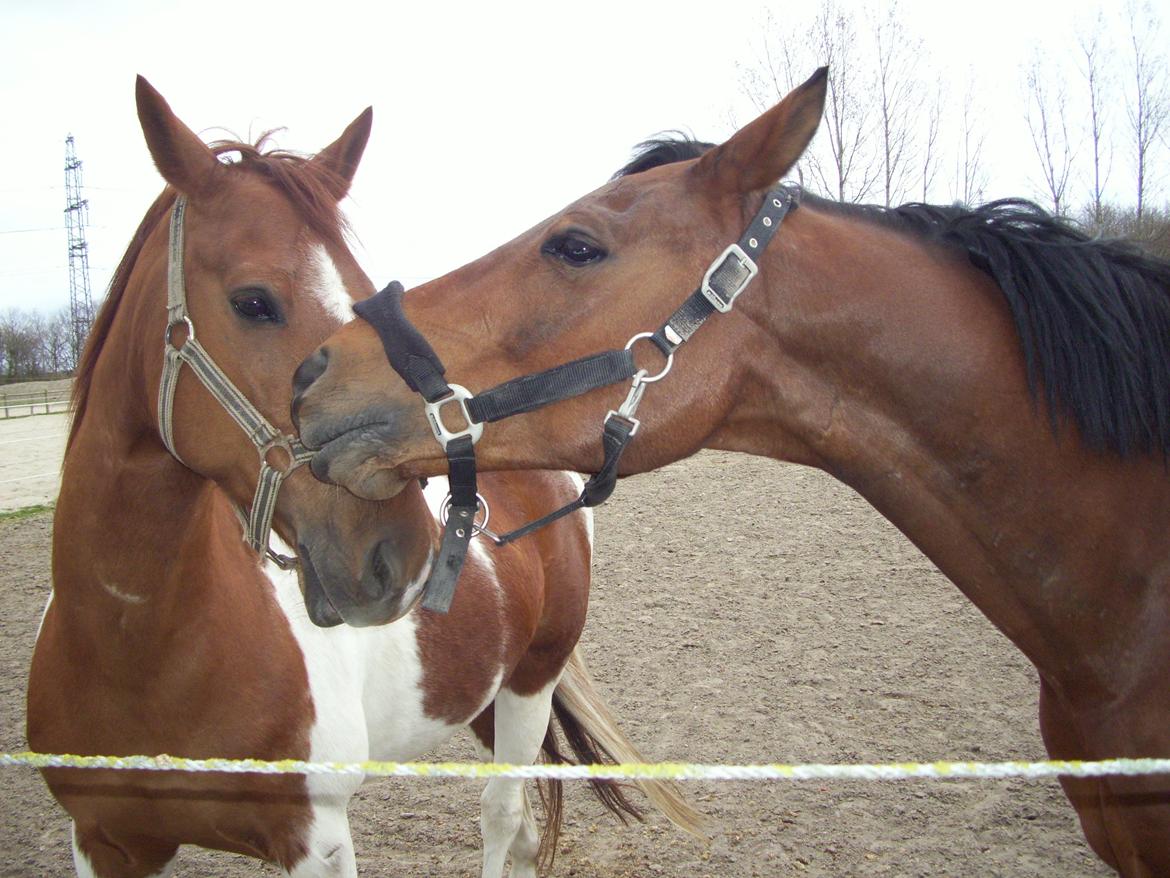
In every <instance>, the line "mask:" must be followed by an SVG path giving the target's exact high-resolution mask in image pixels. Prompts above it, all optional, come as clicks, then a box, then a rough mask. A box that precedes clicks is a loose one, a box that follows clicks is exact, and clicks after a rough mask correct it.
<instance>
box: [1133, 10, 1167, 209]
mask: <svg viewBox="0 0 1170 878" xmlns="http://www.w3.org/2000/svg"><path fill="white" fill-rule="evenodd" d="M1127 13H1128V17H1129V36H1130V45H1131V46H1132V48H1133V56H1132V58H1131V61H1132V63H1133V67H1132V70H1131V73H1132V76H1133V79H1132V80H1131V85H1132V87H1133V93H1132V95H1131V96H1130V99H1129V100H1127V101H1126V115H1127V116H1128V119H1129V127H1130V132H1131V134H1132V137H1133V148H1134V161H1135V168H1134V169H1135V173H1136V181H1135V182H1136V184H1137V193H1136V194H1137V218H1138V222H1141V219H1142V216H1143V215H1144V212H1145V205H1146V200H1147V197H1148V195H1149V193H1150V190H1151V189H1152V184H1153V180H1152V179H1151V170H1150V169H1151V158H1152V151H1153V147H1154V145H1155V144H1157V143H1158V142H1159V141H1161V140H1162V138H1163V137H1164V133H1163V129H1164V128H1165V125H1166V120H1167V114H1168V113H1170V90H1168V86H1167V81H1166V56H1165V55H1164V54H1163V53H1161V52H1160V51H1158V48H1157V46H1158V36H1159V35H1158V31H1159V22H1158V19H1157V18H1156V17H1155V15H1154V13H1153V10H1152V9H1151V8H1150V4H1149V3H1148V2H1146V3H1143V4H1142V5H1141V6H1140V8H1139V6H1138V4H1137V3H1134V2H1131V3H1129V4H1128V6H1127Z"/></svg>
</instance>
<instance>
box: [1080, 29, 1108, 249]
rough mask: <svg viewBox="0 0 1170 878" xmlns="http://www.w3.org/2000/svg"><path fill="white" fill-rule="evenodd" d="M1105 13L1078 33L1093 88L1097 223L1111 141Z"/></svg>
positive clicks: (1083, 69)
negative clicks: (1107, 127) (1103, 58)
mask: <svg viewBox="0 0 1170 878" xmlns="http://www.w3.org/2000/svg"><path fill="white" fill-rule="evenodd" d="M1104 33H1105V17H1104V16H1103V15H1102V14H1101V13H1099V12H1098V13H1097V20H1096V22H1095V23H1094V24H1093V26H1092V27H1091V28H1090V29H1089V31H1088V33H1085V32H1082V33H1081V34H1080V35H1079V37H1078V42H1079V44H1080V50H1081V56H1080V68H1081V75H1082V76H1083V77H1084V79H1085V85H1086V87H1087V88H1088V92H1089V122H1088V124H1089V130H1088V134H1089V146H1090V148H1091V151H1092V162H1093V181H1092V189H1091V192H1090V199H1091V210H1092V219H1093V225H1094V226H1099V225H1100V224H1101V220H1102V216H1103V211H1104V204H1105V200H1104V199H1105V184H1106V183H1108V182H1109V171H1110V169H1111V168H1110V164H1111V163H1110V157H1109V154H1108V151H1109V143H1108V140H1107V138H1106V135H1105V130H1106V125H1107V124H1108V115H1107V114H1108V110H1107V108H1108V93H1109V90H1110V86H1111V83H1110V80H1109V75H1108V73H1107V72H1106V68H1105V66H1104V62H1103V60H1102V55H1104V54H1107V51H1106V46H1105V45H1104V42H1103V41H1104V37H1103V34H1104Z"/></svg>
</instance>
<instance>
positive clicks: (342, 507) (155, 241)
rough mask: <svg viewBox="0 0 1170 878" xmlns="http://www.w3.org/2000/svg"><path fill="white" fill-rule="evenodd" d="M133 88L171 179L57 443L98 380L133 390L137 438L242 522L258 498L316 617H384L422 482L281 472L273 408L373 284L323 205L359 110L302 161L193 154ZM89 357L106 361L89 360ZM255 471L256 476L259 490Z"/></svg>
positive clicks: (82, 412)
mask: <svg viewBox="0 0 1170 878" xmlns="http://www.w3.org/2000/svg"><path fill="white" fill-rule="evenodd" d="M137 99H138V115H139V119H140V121H141V124H142V130H143V133H144V135H145V137H146V143H147V146H148V148H149V150H150V154H151V156H152V158H153V159H154V162H155V165H156V166H157V167H158V170H159V171H160V173H161V174H162V176H163V177H164V179H165V180H166V182H167V183H168V184H169V187H168V189H167V190H166V191H165V192H164V193H163V195H162V196H160V198H159V200H158V201H157V202H156V203H155V206H154V207H153V208H152V209H151V211H150V213H149V214H148V215H147V218H146V219H145V220H144V221H143V226H142V228H141V229H140V230H139V236H138V238H139V239H140V240H138V241H137V244H138V246H132V247H131V249H130V251H129V252H128V254H127V257H126V259H125V260H124V262H123V265H122V266H121V267H120V268H119V271H118V276H116V277H115V281H114V284H113V285H112V292H111V299H114V301H111V302H109V303H107V306H106V308H104V309H103V314H102V315H101V316H100V317H99V319H98V322H97V324H96V325H95V328H94V331H93V333H92V340H91V343H90V345H89V349H88V350H87V352H86V356H85V358H84V361H83V363H82V365H81V367H80V368H79V382H78V385H79V386H78V391H77V403H78V404H77V412H78V413H77V418H76V423H75V427H74V435H73V436H72V437H71V440H70V444H71V445H72V444H73V441H74V439H75V438H76V435H77V424H80V423H81V422H82V421H83V419H84V418H85V417H86V415H87V411H86V409H87V405H86V403H87V401H88V400H89V395H90V391H91V390H93V389H94V387H95V386H96V385H97V384H98V382H100V381H105V382H111V381H112V382H120V383H121V384H122V386H123V388H125V390H128V391H129V393H130V394H132V395H133V396H135V397H136V398H137V399H138V401H139V405H138V406H137V408H136V411H137V412H139V413H140V414H141V420H142V424H141V425H139V431H140V433H141V435H139V436H138V437H137V441H138V442H139V443H145V445H146V446H149V447H152V448H153V447H156V446H157V445H160V444H165V445H166V446H167V447H168V449H169V450H170V453H171V455H172V456H173V457H174V458H177V460H178V461H180V462H181V463H182V464H183V465H184V466H185V467H186V469H187V470H189V471H190V472H191V473H194V474H196V475H198V476H200V477H202V478H203V479H207V480H211V481H212V482H214V483H215V484H216V485H218V486H219V487H220V488H221V489H222V490H223V491H224V492H226V494H227V495H228V496H229V497H230V498H231V500H232V502H233V503H234V504H235V506H236V507H237V509H239V510H240V511H241V516H242V518H245V517H248V516H250V517H251V518H252V519H256V518H260V519H264V515H263V513H262V510H260V509H259V506H261V505H270V506H273V507H274V508H273V511H272V518H271V520H272V527H273V529H274V530H275V531H276V533H277V534H278V535H279V536H280V538H282V539H283V541H284V542H285V543H287V544H288V545H289V546H291V547H294V549H295V551H296V553H297V555H298V556H299V561H300V563H299V565H298V566H299V571H300V578H301V584H302V588H303V591H304V596H305V602H306V606H307V608H308V612H309V615H310V616H311V618H312V619H313V621H314V622H316V623H317V624H318V625H336V624H339V623H341V622H343V621H344V622H347V623H350V624H353V625H369V624H379V623H383V622H387V621H390V620H392V619H395V618H398V617H399V616H401V615H403V614H404V613H406V612H407V611H408V610H409V609H410V607H411V606H412V605H413V603H414V601H415V599H416V598H417V597H418V596H419V594H420V592H421V590H422V587H423V584H424V583H425V582H426V579H427V574H428V571H429V568H430V565H431V560H432V556H433V543H434V539H435V536H436V528H435V525H434V522H433V520H432V517H431V515H430V513H429V512H428V509H427V506H426V503H425V501H424V499H423V496H422V491H421V489H420V488H419V487H418V485H417V484H416V485H412V486H409V488H408V489H407V490H405V491H403V492H401V493H400V494H399V495H398V496H397V497H395V498H394V499H393V500H392V501H389V502H383V503H377V504H374V503H370V502H367V501H362V500H359V499H358V498H356V497H354V496H353V495H351V494H349V493H347V492H345V491H340V490H337V489H336V488H332V487H329V486H325V485H322V484H321V483H320V482H318V481H317V480H315V479H313V478H312V476H311V475H310V474H309V473H308V472H305V470H304V469H303V468H302V469H296V464H297V463H298V460H297V457H298V453H299V452H302V451H303V449H302V448H300V446H299V443H298V442H297V440H296V439H295V437H294V436H293V435H292V429H291V424H290V423H289V415H288V412H289V408H290V403H291V396H292V393H291V387H290V383H289V376H291V375H292V373H293V371H294V369H295V367H296V365H297V363H299V362H300V361H301V360H302V359H304V358H305V357H306V356H307V355H308V354H309V353H310V352H312V351H313V349H314V348H315V347H316V346H318V345H319V344H320V343H321V341H322V340H323V339H324V338H325V337H326V336H328V335H329V334H330V333H331V332H333V331H335V330H336V329H337V328H338V327H339V326H340V325H341V324H342V323H343V322H344V321H345V320H347V319H348V318H349V316H350V307H351V304H352V302H353V300H354V299H358V298H362V297H365V296H367V295H368V294H369V293H370V292H371V290H372V286H371V284H370V281H369V279H368V278H367V277H366V275H365V274H364V273H363V271H362V270H361V268H360V267H359V266H358V264H357V262H356V260H355V259H354V257H353V255H352V254H351V252H350V250H349V248H348V246H347V244H346V226H345V223H344V220H343V219H342V217H341V214H340V211H339V208H338V204H339V202H340V201H341V199H342V198H343V197H344V196H345V195H346V193H347V192H348V190H349V187H350V183H351V181H352V179H353V177H354V174H355V172H356V170H357V167H358V163H359V161H360V159H361V156H362V153H363V151H364V149H365V146H366V142H367V140H368V137H369V133H370V126H371V120H372V112H371V110H369V109H367V110H366V111H365V112H363V113H362V114H361V115H360V116H358V117H357V119H356V120H354V122H352V123H351V124H350V125H349V127H347V128H346V129H345V131H344V132H343V133H342V135H341V136H340V137H339V138H338V139H337V140H336V141H334V142H333V143H332V144H330V145H329V146H327V147H326V148H325V149H324V150H322V151H321V152H320V153H318V154H317V155H316V156H314V157H313V158H308V159H306V158H302V157H299V156H295V155H292V154H289V153H282V152H267V153H264V152H261V150H260V149H259V148H258V147H254V146H250V145H247V144H241V143H230V144H216V145H214V146H213V147H210V148H209V147H208V146H207V145H205V144H204V143H203V141H202V140H201V139H200V138H199V137H197V136H196V135H195V134H194V133H193V132H192V131H191V130H190V129H189V128H188V127H187V126H186V125H184V124H183V122H181V121H180V120H179V118H178V117H177V116H176V115H175V114H174V113H173V112H172V110H171V108H170V107H169V106H168V104H167V102H166V101H165V100H164V99H163V98H162V96H161V95H159V93H158V92H157V91H155V90H154V88H152V87H151V86H150V85H149V84H148V83H147V82H146V80H144V79H142V78H141V77H140V78H139V79H138V85H137ZM167 216H170V217H171V223H170V229H169V232H168V225H167V223H166V222H164V221H163V220H164V219H165V218H166V217H167ZM168 269H169V270H168ZM168 274H169V275H170V277H169V278H168ZM176 299H179V300H181V307H180V306H178V305H176ZM168 311H169V314H168ZM164 339H165V341H164ZM119 350H120V351H121V353H120V354H119V353H118V352H117V351H119ZM103 353H104V356H102V355H103ZM195 354H198V356H196V355H195ZM99 359H100V360H102V361H104V362H103V365H104V364H105V363H111V364H114V362H115V361H117V362H116V365H111V367H109V368H105V369H98V368H95V365H96V364H97V362H98V361H99ZM171 360H176V361H181V362H179V363H178V364H177V365H176V364H175V363H170V365H167V363H168V361H171ZM202 361H207V362H210V363H211V364H212V365H211V366H206V365H205V364H203V363H202ZM209 374H210V378H209V377H208V375H209ZM196 378H200V379H201V380H196ZM124 392H125V391H124ZM236 397H241V398H242V400H243V401H242V402H240V401H239V400H237V399H236ZM262 469H264V470H267V471H269V474H270V475H271V476H272V478H271V480H270V483H269V485H268V490H264V491H258V490H257V480H258V475H259V473H260V472H261V470H262ZM178 477H179V478H182V477H185V476H178ZM277 488H279V489H280V490H279V496H278V497H276V498H275V500H273V498H272V497H271V494H272V493H273V492H275V491H276V489H277ZM262 495H263V496H262ZM259 530H260V531H261V533H260V534H259V535H257V536H256V537H255V543H254V547H255V548H257V549H258V550H259V551H261V552H263V551H265V550H267V526H266V521H265V522H264V524H263V525H262V526H261V527H259Z"/></svg>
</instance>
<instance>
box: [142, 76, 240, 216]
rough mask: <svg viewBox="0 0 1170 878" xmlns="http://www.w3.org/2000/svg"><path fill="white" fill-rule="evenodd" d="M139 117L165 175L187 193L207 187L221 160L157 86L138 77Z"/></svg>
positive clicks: (177, 187)
mask: <svg viewBox="0 0 1170 878" xmlns="http://www.w3.org/2000/svg"><path fill="white" fill-rule="evenodd" d="M134 92H135V97H136V98H137V101H138V121H139V122H140V123H141V124H142V133H143V134H144V135H145V136H146V147H147V149H149V150H150V155H151V158H153V159H154V164H155V166H156V167H157V168H158V172H159V173H160V174H162V175H163V179H164V180H166V181H167V182H168V183H170V184H171V185H172V186H174V187H175V188H176V189H178V190H179V191H180V192H183V193H186V194H187V195H196V194H198V193H199V191H200V190H201V189H203V188H204V187H206V186H207V185H208V184H209V182H210V181H211V179H212V176H211V175H212V174H213V173H214V172H215V171H216V169H217V168H218V167H219V161H218V160H217V159H216V157H215V155H214V154H213V153H212V152H211V150H210V149H208V148H207V146H206V144H204V142H203V141H202V140H200V139H199V137H198V135H196V134H195V132H193V131H192V130H191V129H190V128H188V127H187V126H186V125H184V124H183V123H182V122H180V121H179V117H178V116H176V115H175V114H174V112H173V111H172V110H171V108H170V105H169V104H167V102H166V101H165V100H163V96H162V95H160V94H159V93H158V92H157V91H155V90H154V87H153V86H152V85H151V84H150V83H149V82H147V81H146V80H145V79H143V78H142V77H141V76H139V77H138V81H137V84H136V85H135V90H134Z"/></svg>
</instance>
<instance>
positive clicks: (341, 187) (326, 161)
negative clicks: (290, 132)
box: [313, 107, 374, 201]
mask: <svg viewBox="0 0 1170 878" xmlns="http://www.w3.org/2000/svg"><path fill="white" fill-rule="evenodd" d="M373 124H374V108H373V107H366V108H365V110H363V111H362V113H361V115H359V116H358V117H357V118H356V119H354V120H353V121H352V122H350V123H349V127H347V128H346V129H345V131H343V132H341V136H340V137H339V138H337V139H336V140H335V141H333V142H332V143H331V144H329V145H328V146H327V147H325V148H324V149H323V150H321V151H320V152H319V153H317V154H316V155H315V156H313V164H315V165H318V166H319V167H322V168H325V169H326V170H327V171H329V174H327V175H326V176H327V177H328V178H330V179H331V180H332V181H333V183H332V185H331V186H330V188H331V189H332V190H333V194H334V196H335V197H336V198H337V200H338V201H340V200H341V199H343V198H344V197H345V194H346V193H347V192H349V185H350V183H352V182H353V176H354V174H356V173H357V168H358V163H359V162H361V160H362V153H364V152H365V151H366V143H367V142H368V141H369V139H370V128H371V127H372V126H373Z"/></svg>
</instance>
